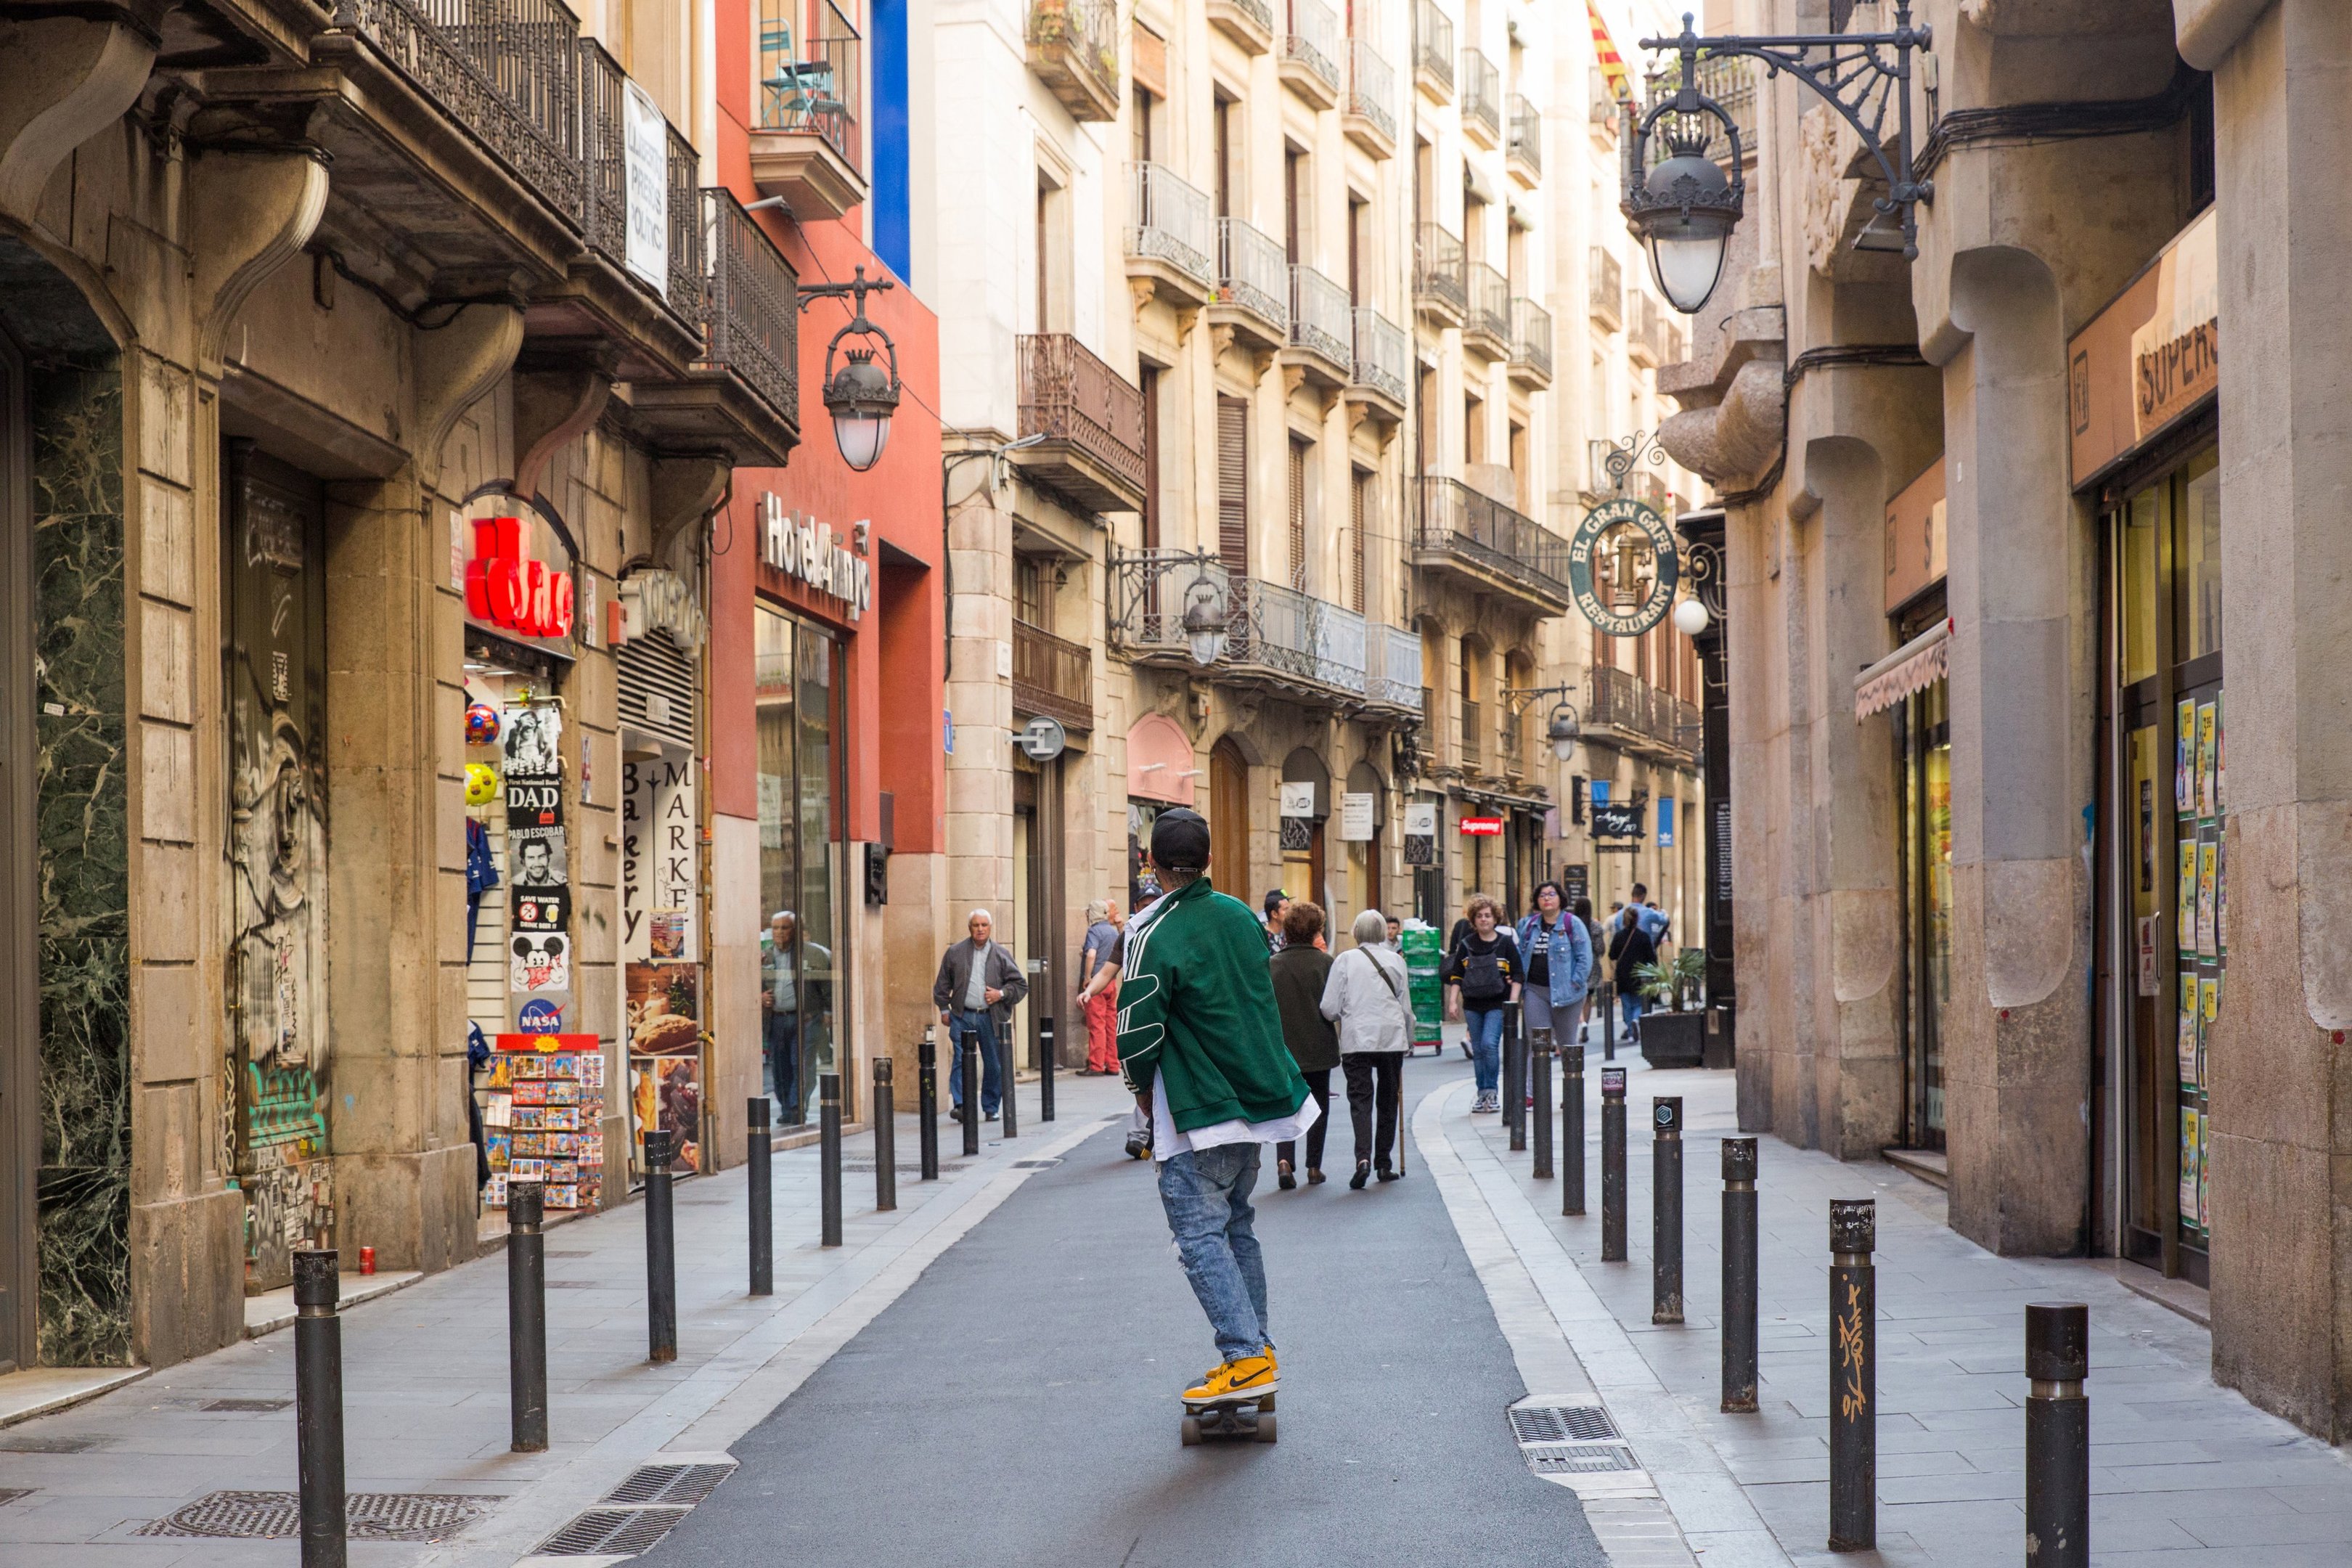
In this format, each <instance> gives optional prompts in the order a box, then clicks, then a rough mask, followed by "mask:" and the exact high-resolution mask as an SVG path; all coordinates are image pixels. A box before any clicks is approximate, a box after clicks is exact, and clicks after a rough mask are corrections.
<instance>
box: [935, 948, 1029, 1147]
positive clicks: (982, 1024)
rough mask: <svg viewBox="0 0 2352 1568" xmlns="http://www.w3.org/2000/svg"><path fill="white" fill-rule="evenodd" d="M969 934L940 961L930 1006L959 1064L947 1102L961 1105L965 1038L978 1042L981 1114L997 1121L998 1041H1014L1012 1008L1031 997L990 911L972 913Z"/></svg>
mask: <svg viewBox="0 0 2352 1568" xmlns="http://www.w3.org/2000/svg"><path fill="white" fill-rule="evenodd" d="M965 929H967V930H968V931H971V935H970V936H969V937H967V938H966V939H965V940H963V941H962V942H958V943H956V944H955V945H954V946H953V947H951V948H950V949H948V951H947V956H945V957H944V958H941V959H940V973H939V978H938V979H936V980H934V981H932V982H931V1005H932V1006H934V1007H937V1008H938V1009H939V1010H940V1023H942V1024H945V1025H946V1026H948V1046H949V1048H950V1050H951V1051H953V1052H954V1054H955V1065H954V1066H953V1067H952V1068H949V1069H948V1099H949V1100H951V1101H953V1102H954V1104H955V1106H956V1108H957V1109H958V1110H961V1107H962V1105H963V1037H964V1036H965V1035H967V1034H970V1035H973V1036H976V1037H978V1038H979V1040H980V1062H981V1069H982V1070H981V1079H980V1110H981V1114H982V1116H983V1117H985V1118H987V1120H989V1121H995V1120H996V1108H997V1106H998V1105H999V1104H1000V1103H1001V1102H1002V1101H1003V1098H1004V1097H1003V1092H1002V1090H1001V1088H1000V1069H999V1067H998V1064H997V1054H998V1044H997V1042H999V1041H1000V1040H1005V1039H1010V1038H1011V1037H1012V1030H1013V1008H1014V1007H1016V1006H1018V1005H1020V1002H1021V998H1023V997H1024V996H1026V995H1028V994H1029V982H1028V980H1027V979H1026V978H1025V977H1024V976H1023V974H1022V973H1021V965H1020V963H1018V962H1016V961H1015V960H1014V958H1013V955H1012V954H1011V953H1010V952H1006V951H1005V950H1004V949H1003V946H1002V945H1000V944H999V943H998V942H995V941H994V940H993V939H994V935H995V931H996V922H995V921H994V919H993V918H992V917H991V916H990V914H989V912H988V911H987V910H972V911H971V920H970V921H967V922H966V927H965Z"/></svg>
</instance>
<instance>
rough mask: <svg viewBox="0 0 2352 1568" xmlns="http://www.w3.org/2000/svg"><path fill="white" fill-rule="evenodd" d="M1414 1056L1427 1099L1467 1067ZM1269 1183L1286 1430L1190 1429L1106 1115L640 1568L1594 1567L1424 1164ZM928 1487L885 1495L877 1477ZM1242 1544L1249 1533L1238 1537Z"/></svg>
mask: <svg viewBox="0 0 2352 1568" xmlns="http://www.w3.org/2000/svg"><path fill="white" fill-rule="evenodd" d="M1467 1070H1468V1068H1467V1064H1465V1062H1463V1061H1462V1059H1461V1058H1460V1057H1459V1055H1454V1056H1452V1057H1450V1058H1448V1059H1446V1060H1444V1061H1443V1062H1433V1061H1432V1060H1430V1059H1429V1058H1423V1059H1422V1060H1421V1061H1419V1062H1417V1063H1416V1064H1415V1065H1414V1066H1413V1068H1412V1071H1411V1072H1410V1073H1409V1075H1408V1078H1407V1088H1406V1096H1407V1101H1408V1105H1407V1109H1408V1110H1411V1108H1412V1102H1413V1101H1417V1100H1419V1099H1420V1098H1421V1096H1423V1094H1426V1093H1428V1092H1431V1091H1432V1090H1435V1089H1443V1088H1444V1086H1446V1085H1448V1084H1450V1083H1451V1082H1452V1081H1454V1079H1459V1078H1462V1077H1464V1076H1466V1073H1467ZM1334 1110H1335V1113H1336V1116H1337V1125H1336V1126H1335V1127H1334V1128H1333V1136H1332V1139H1331V1143H1330V1147H1329V1149H1328V1152H1327V1155H1326V1159H1327V1169H1328V1170H1329V1171H1331V1172H1333V1173H1334V1175H1333V1179H1332V1180H1330V1181H1329V1182H1327V1183H1326V1184H1323V1185H1321V1186H1315V1187H1310V1186H1307V1185H1306V1184H1304V1182H1303V1181H1302V1184H1301V1185H1300V1186H1299V1187H1298V1188H1297V1190H1296V1191H1293V1192H1283V1191H1280V1190H1278V1189H1277V1188H1276V1185H1275V1180H1274V1163H1273V1159H1272V1151H1271V1150H1269V1151H1267V1155H1266V1158H1265V1164H1264V1168H1263V1171H1262V1174H1261V1178H1260V1184H1259V1189H1258V1191H1257V1193H1256V1194H1255V1202H1256V1205H1257V1212H1258V1222H1257V1229H1258V1235H1259V1237H1260V1238H1261V1239H1262V1240H1263V1242H1264V1243H1265V1256H1266V1275H1267V1291H1268V1297H1269V1305H1270V1310H1271V1312H1272V1315H1273V1319H1274V1323H1273V1327H1274V1331H1275V1334H1276V1342H1277V1344H1278V1346H1279V1348H1280V1350H1281V1352H1282V1373H1283V1390H1282V1400H1281V1434H1282V1436H1281V1440H1280V1442H1279V1443H1277V1444H1276V1445H1274V1446H1272V1447H1267V1446H1263V1445H1258V1444H1254V1443H1224V1444H1209V1445H1203V1446H1202V1447H1199V1448H1184V1447H1180V1446H1179V1443H1178V1436H1177V1414H1178V1407H1177V1401H1176V1398H1175V1394H1176V1391H1177V1390H1178V1389H1179V1388H1180V1387H1181V1386H1182V1385H1183V1384H1185V1383H1186V1382H1188V1381H1190V1380H1191V1379H1192V1378H1193V1377H1194V1376H1195V1375H1196V1374H1197V1373H1199V1372H1200V1371H1201V1370H1202V1368H1203V1367H1205V1366H1207V1365H1209V1364H1210V1363H1212V1362H1213V1360H1214V1359H1215V1357H1214V1355H1213V1350H1212V1346H1211V1344H1210V1342H1209V1338H1208V1335H1207V1332H1206V1329H1205V1326H1204V1324H1203V1322H1202V1317H1201V1313H1200V1310H1199V1309H1198V1308H1197V1307H1196V1306H1195V1305H1194V1303H1193V1300H1192V1294H1191V1291H1190V1290H1189V1289H1187V1287H1186V1285H1185V1282H1184V1277H1183V1274H1182V1272H1181V1269H1180V1268H1178V1266H1177V1263H1176V1259H1175V1256H1174V1254H1173V1252H1172V1250H1171V1247H1170V1245H1169V1240H1168V1232H1167V1226H1166V1222H1165V1221H1164V1220H1163V1218H1162V1217H1161V1214H1160V1203H1159V1199H1158V1197H1157V1194H1156V1192H1155V1190H1154V1186H1153V1182H1152V1175H1151V1171H1150V1168H1149V1167H1147V1166H1144V1165H1140V1164H1138V1163H1135V1162H1132V1161H1130V1160H1129V1159H1127V1158H1126V1156H1125V1154H1124V1153H1123V1152H1122V1151H1121V1149H1120V1146H1119V1144H1120V1138H1121V1131H1120V1128H1119V1126H1118V1124H1112V1125H1108V1126H1106V1127H1105V1129H1104V1130H1103V1131H1100V1132H1098V1133H1097V1134H1096V1135H1095V1136H1093V1137H1091V1138H1089V1139H1087V1141H1086V1142H1083V1143H1081V1144H1079V1145H1078V1146H1077V1147H1076V1148H1075V1149H1073V1150H1071V1151H1070V1152H1069V1153H1068V1154H1067V1155H1066V1157H1065V1158H1064V1160H1063V1162H1062V1163H1061V1164H1060V1165H1059V1166H1057V1167H1055V1168H1054V1169H1052V1170H1049V1171H1045V1172H1042V1173H1039V1174H1037V1175H1035V1176H1034V1177H1032V1178H1031V1179H1030V1180H1029V1181H1028V1182H1027V1183H1025V1184H1024V1185H1023V1187H1022V1188H1021V1190H1020V1191H1019V1192H1018V1193H1017V1194H1014V1195H1013V1197H1012V1198H1010V1199H1008V1200H1007V1201H1006V1202H1005V1203H1004V1205H1003V1206H1002V1207H1000V1208H999V1209H997V1210H996V1212H995V1213H994V1214H992V1215H990V1216H989V1217H988V1218H987V1219H986V1220H984V1221H982V1223H981V1224H980V1225H979V1226H975V1227H974V1228H973V1229H972V1231H971V1233H970V1234H969V1235H968V1236H966V1237H964V1238H963V1240H962V1241H961V1242H960V1243H959V1244H958V1245H957V1246H956V1247H953V1248H952V1249H951V1250H950V1251H949V1252H948V1253H946V1254H945V1255H944V1256H942V1257H941V1258H940V1259H939V1261H938V1262H936V1263H934V1264H933V1265H932V1266H931V1268H929V1270H928V1271H927V1272H926V1273H925V1274H924V1275H923V1277H922V1279H920V1280H919V1282H918V1283H917V1284H916V1285H915V1286H914V1287H913V1288H912V1289H908V1291H907V1293H906V1294H905V1295H903V1296H902V1297H900V1298H899V1300H898V1302H897V1304H896V1305H894V1306H893V1307H891V1308H890V1309H889V1310H887V1311H885V1312H884V1313H882V1314H881V1316H880V1317H878V1318H877V1319H876V1320H875V1321H874V1322H873V1323H872V1324H871V1325H869V1326H868V1327H867V1328H866V1331H864V1332H863V1333H861V1334H859V1335H858V1336H857V1337H856V1339H855V1340H853V1341H851V1342H849V1344H848V1345H846V1346H845V1347H844V1348H843V1349H842V1350H841V1351H840V1352H838V1353H836V1354H835V1356H834V1357H833V1359H832V1360H831V1361H830V1362H829V1363H826V1365H825V1366H824V1369H823V1370H821V1371H820V1372H818V1373H816V1374H815V1375H814V1376H813V1377H811V1378H810V1379H809V1380H808V1382H807V1383H806V1384H803V1386H802V1388H801V1390H800V1392H799V1393H797V1394H794V1395H793V1397H792V1398H791V1399H790V1400H788V1401H786V1402H785V1403H784V1404H783V1405H782V1406H781V1407H780V1408H778V1409H777V1411H776V1412H775V1413H774V1414H773V1415H771V1416H769V1417H768V1418H767V1419H766V1420H765V1421H763V1422H761V1424H760V1425H759V1426H757V1427H755V1428H754V1429H753V1430H752V1431H751V1433H750V1434H749V1435H748V1436H745V1437H744V1439H743V1440H742V1441H741V1442H740V1443H739V1444H738V1445H736V1447H735V1449H734V1454H735V1457H736V1458H738V1459H739V1460H740V1462H741V1468H740V1470H739V1471H738V1473H737V1474H736V1475H735V1476H734V1477H733V1478H732V1479H730V1480H729V1482H728V1483H727V1484H726V1485H725V1486H722V1487H721V1488H719V1490H718V1491H717V1493H715V1494H714V1495H713V1496H712V1497H711V1499H710V1500H709V1501H708V1502H706V1503H704V1504H702V1505H701V1506H700V1507H698V1508H697V1509H696V1510H694V1511H693V1513H692V1514H691V1515H689V1516H688V1520H687V1521H686V1522H685V1523H684V1524H682V1525H680V1526H679V1527H678V1528H677V1529H676V1530H675V1531H672V1532H671V1533H670V1535H669V1536H668V1538H667V1540H666V1541H664V1542H663V1543H662V1544H661V1545H660V1546H659V1547H658V1548H656V1550H655V1551H654V1552H651V1553H649V1554H648V1555H647V1556H646V1558H645V1559H644V1561H645V1562H646V1563H649V1564H688V1563H693V1564H701V1563H709V1564H718V1563H742V1562H747V1561H755V1560H781V1561H793V1562H812V1563H839V1564H852V1563H856V1564H868V1563H870V1564H877V1565H878V1564H885V1563H914V1562H924V1563H940V1564H964V1563H971V1564H981V1563H987V1564H1001V1563H1020V1562H1029V1563H1105V1564H1110V1563H1118V1564H1122V1565H1127V1568H1146V1565H1151V1564H1168V1565H1175V1564H1183V1563H1199V1562H1202V1561H1217V1562H1230V1561H1237V1560H1239V1559H1240V1557H1241V1556H1246V1557H1248V1558H1249V1559H1251V1560H1254V1561H1261V1562H1268V1563H1286V1564H1297V1565H1300V1568H1306V1565H1309V1564H1319V1563H1332V1564H1339V1563H1358V1562H1361V1561H1362V1560H1363V1559H1364V1555H1365V1545H1366V1543H1367V1542H1379V1543H1380V1546H1379V1556H1380V1557H1381V1558H1382V1559H1384V1560H1389V1561H1395V1562H1402V1563H1433V1562H1455V1563H1470V1562H1475V1563H1547V1564H1553V1563H1562V1564H1565V1563H1574V1564H1590V1563H1601V1562H1603V1561H1605V1559H1604V1558H1603V1557H1602V1555H1601V1549H1600V1546H1599V1545H1598V1543H1597V1542H1595V1541H1594V1539H1593V1535H1592V1532H1591V1529H1590V1528H1589V1527H1588V1526H1587V1525H1586V1523H1585V1521H1584V1519H1583V1515H1582V1510H1581V1509H1580V1506H1579V1503H1578V1500H1577V1498H1576V1497H1575V1495H1574V1494H1572V1493H1570V1491H1568V1490H1566V1489H1562V1488H1559V1487H1556V1486H1553V1485H1551V1484H1549V1482H1547V1481H1545V1480H1542V1479H1538V1477H1536V1476H1534V1475H1532V1474H1531V1473H1529V1471H1528V1467H1527V1465H1526V1463H1525V1462H1524V1461H1523V1460H1522V1458H1521V1457H1520V1454H1519V1450H1518V1448H1517V1445H1516V1444H1515V1443H1514V1442H1513V1440H1512V1436H1511V1431H1510V1427H1509V1426H1508V1424H1507V1420H1506V1418H1505V1414H1504V1413H1505V1410H1506V1408H1507V1406H1508V1405H1511V1404H1512V1403H1513V1402H1514V1401H1516V1400H1517V1399H1518V1398H1519V1397H1520V1395H1521V1394H1523V1393H1525V1392H1527V1391H1526V1390H1525V1389H1524V1388H1523V1387H1522V1384H1521V1380H1520V1374H1519V1371H1518V1368H1517V1366H1516V1364H1515V1363H1514V1362H1513V1359H1512V1352H1511V1347H1510V1345H1509V1344H1508V1343H1507V1342H1506V1340H1505V1338H1504V1336H1503V1333H1502V1332H1501V1331H1500V1330H1499V1329H1498V1328H1497V1326H1496V1319H1495V1313H1494V1310H1493V1309H1492V1308H1491V1307H1490V1306H1489V1305H1488V1303H1487V1300H1486V1295H1485V1293H1484V1291H1483V1290H1482V1289H1481V1288H1480V1284H1479V1280H1478V1278H1477V1275H1476V1274H1475V1272H1474V1271H1473V1269H1472V1268H1471V1266H1470V1261H1469V1258H1467V1257H1466V1256H1465V1252H1464V1250H1463V1245H1462V1242H1461V1240H1460V1239H1459V1238H1458V1237H1456V1235H1455V1233H1454V1226H1453V1225H1452V1223H1451V1222H1450V1221H1449V1219H1448V1217H1447V1213H1446V1209H1445V1205H1444V1203H1443V1202H1442V1201H1441V1199H1440V1197H1439V1194H1438V1192H1437V1190H1436V1186H1435V1184H1434V1183H1433V1181H1432V1180H1431V1178H1430V1175H1429V1173H1428V1172H1427V1171H1426V1170H1424V1169H1423V1168H1422V1167H1421V1164H1420V1163H1419V1160H1418V1158H1417V1157H1416V1158H1414V1159H1413V1160H1412V1163H1410V1164H1409V1166H1408V1174H1407V1177H1406V1179H1405V1180H1403V1181H1401V1182H1395V1183H1390V1184H1377V1183H1376V1184H1373V1185H1371V1186H1370V1187H1368V1188H1367V1189H1366V1190H1365V1191H1363V1192H1361V1193H1356V1192H1350V1191H1349V1188H1348V1186H1347V1184H1346V1181H1345V1177H1346V1173H1347V1172H1348V1171H1349V1169H1350V1166H1351V1162H1350V1160H1349V1157H1348V1153H1347V1151H1348V1150H1349V1148H1350V1147H1351V1144H1350V1141H1349V1140H1350V1133H1349V1129H1348V1125H1347V1121H1346V1112H1345V1107H1344V1104H1339V1103H1335V1106H1334ZM885 1476H887V1477H889V1478H891V1482H890V1484H891V1485H892V1486H893V1488H894V1489H897V1490H898V1491H899V1492H900V1493H901V1495H902V1496H903V1497H904V1499H905V1500H907V1502H908V1504H910V1505H917V1503H918V1500H920V1503H919V1505H917V1506H907V1507H894V1508H888V1509H883V1510H877V1509H875V1508H874V1507H873V1506H872V1502H873V1495H872V1493H873V1488H874V1485H875V1484H876V1480H877V1478H879V1477H885ZM1244 1545H1245V1551H1244V1550H1242V1549H1243V1548H1244Z"/></svg>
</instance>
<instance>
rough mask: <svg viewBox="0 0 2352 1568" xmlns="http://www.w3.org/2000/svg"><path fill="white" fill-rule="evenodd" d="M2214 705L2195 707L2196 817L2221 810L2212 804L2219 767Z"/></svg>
mask: <svg viewBox="0 0 2352 1568" xmlns="http://www.w3.org/2000/svg"><path fill="white" fill-rule="evenodd" d="M2216 717H2217V716H2216V714H2215V712H2214V705H2213V704H2212V703H2210V702H2200V703H2199V704H2198V705H2197V815H2198V816H2213V815H2214V814H2215V813H2216V812H2218V811H2220V810H2221V807H2220V806H2219V805H2215V804H2214V802H2215V800H2216V798H2217V796H2218V795H2219V789H2218V786H2217V784H2216V782H2215V774H2216V773H2217V772H2218V771H2219V769H2220V767H2221V755H2220V753H2219V752H2217V751H2216V750H2215V749H2214V741H2215V740H2216V738H2217V734H2218V731H2217V730H2216V727H2215V721H2216Z"/></svg>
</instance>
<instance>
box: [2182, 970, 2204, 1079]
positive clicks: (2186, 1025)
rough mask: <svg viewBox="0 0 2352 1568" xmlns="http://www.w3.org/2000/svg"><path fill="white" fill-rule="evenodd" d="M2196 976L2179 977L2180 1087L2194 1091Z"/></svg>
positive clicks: (2195, 1063) (2196, 1006) (2195, 1064)
mask: <svg viewBox="0 0 2352 1568" xmlns="http://www.w3.org/2000/svg"><path fill="white" fill-rule="evenodd" d="M2197 1015H2198V1005H2197V976H2195V975H2193V974H2184V975H2182V976H2181V977H2180V1029H2179V1033H2180V1045H2179V1055H2180V1087H2181V1088H2183V1089H2195V1088H2196V1087H2197V1085H2198V1083H2199V1082H2200V1079H2199V1078H2198V1076H2197Z"/></svg>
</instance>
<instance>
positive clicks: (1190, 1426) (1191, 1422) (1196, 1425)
mask: <svg viewBox="0 0 2352 1568" xmlns="http://www.w3.org/2000/svg"><path fill="white" fill-rule="evenodd" d="M1177 1431H1178V1433H1179V1434H1180V1435H1181V1436H1182V1437H1183V1439H1184V1447H1187V1448H1197V1447H1200V1446H1201V1418H1200V1417H1199V1416H1197V1415H1187V1416H1185V1417H1184V1419H1183V1421H1182V1422H1181V1423H1180V1424H1179V1425H1178V1426H1177Z"/></svg>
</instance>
